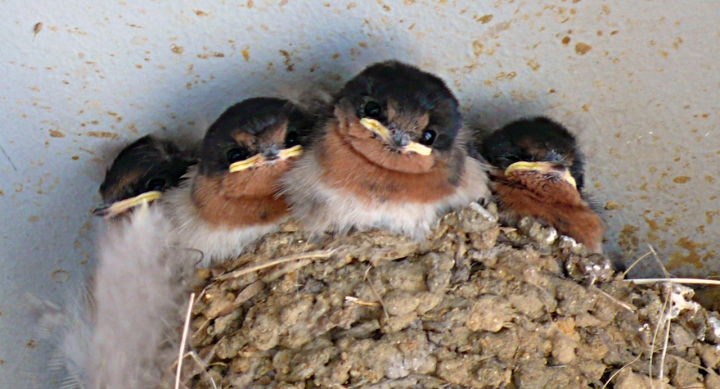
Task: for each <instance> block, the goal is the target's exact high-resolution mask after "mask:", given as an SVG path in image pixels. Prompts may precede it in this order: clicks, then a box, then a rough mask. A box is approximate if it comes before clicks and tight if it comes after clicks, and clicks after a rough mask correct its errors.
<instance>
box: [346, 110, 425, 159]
mask: <svg viewBox="0 0 720 389" xmlns="http://www.w3.org/2000/svg"><path fill="white" fill-rule="evenodd" d="M360 124H362V126H363V127H365V128H366V129H368V130H370V131H372V132H374V133H376V134H377V135H378V136H380V138H382V140H383V141H385V142H386V143H390V142H392V137H391V135H390V130H388V129H387V127H385V126H383V125H382V123H380V122H379V121H377V120H375V119H368V118H362V119H360ZM402 151H403V152H406V153H409V152H413V153H417V154H420V155H423V156H428V155H430V154H432V149H431V148H430V147H427V146H425V145H421V144H420V143H417V142H410V143H408V145H407V146H405V147H403V148H402Z"/></svg>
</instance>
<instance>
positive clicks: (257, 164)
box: [199, 97, 314, 195]
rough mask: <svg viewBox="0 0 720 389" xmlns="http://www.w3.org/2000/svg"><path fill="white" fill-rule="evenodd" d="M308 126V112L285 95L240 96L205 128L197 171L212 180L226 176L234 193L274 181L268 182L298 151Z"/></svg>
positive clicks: (258, 188)
mask: <svg viewBox="0 0 720 389" xmlns="http://www.w3.org/2000/svg"><path fill="white" fill-rule="evenodd" d="M313 126H314V120H313V119H312V117H311V116H310V115H308V114H307V113H305V112H304V111H302V110H301V109H300V108H298V107H297V106H296V105H294V104H292V103H291V102H289V101H287V100H282V99H277V98H269V97H259V98H252V99H248V100H244V101H242V102H240V103H238V104H235V105H233V106H232V107H230V108H228V109H227V110H226V111H225V112H224V113H223V114H222V115H220V117H219V118H218V119H217V120H216V121H215V123H213V124H212V126H210V128H209V129H208V131H207V133H206V134H205V138H204V139H203V144H202V150H201V151H200V163H199V173H200V175H201V176H203V177H205V178H208V179H211V180H213V179H220V180H223V181H225V180H228V181H227V182H226V183H227V184H228V185H226V187H232V188H233V189H232V192H233V193H234V194H235V195H242V194H249V191H257V190H261V189H260V188H261V187H263V188H265V187H268V188H269V186H271V185H275V183H274V182H270V181H274V178H273V177H275V176H277V175H279V174H281V173H282V172H284V171H285V170H287V169H288V168H289V166H290V165H289V164H290V163H291V162H292V161H294V160H295V159H297V158H298V157H299V156H300V155H301V154H302V153H303V147H304V146H306V143H307V140H308V135H309V133H310V131H311V130H312V128H313ZM251 186H252V188H254V189H252V188H251Z"/></svg>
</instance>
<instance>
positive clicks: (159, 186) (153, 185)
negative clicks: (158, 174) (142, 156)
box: [145, 178, 166, 192]
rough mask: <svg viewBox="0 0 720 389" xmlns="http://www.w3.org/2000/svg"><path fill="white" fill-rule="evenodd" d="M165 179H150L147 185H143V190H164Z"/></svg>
mask: <svg viewBox="0 0 720 389" xmlns="http://www.w3.org/2000/svg"><path fill="white" fill-rule="evenodd" d="M165 183H166V182H165V179H163V178H151V179H149V180H148V182H147V184H145V189H147V190H148V191H158V192H159V191H161V190H163V188H165Z"/></svg>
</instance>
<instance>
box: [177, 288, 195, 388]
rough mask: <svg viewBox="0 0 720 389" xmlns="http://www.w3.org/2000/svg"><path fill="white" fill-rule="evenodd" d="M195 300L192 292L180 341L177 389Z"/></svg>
mask: <svg viewBox="0 0 720 389" xmlns="http://www.w3.org/2000/svg"><path fill="white" fill-rule="evenodd" d="M194 302H195V293H191V294H190V303H189V304H188V309H187V314H186V315H185V325H184V326H183V334H182V340H181V341H180V353H179V355H178V366H177V372H176V373H175V389H179V388H180V372H181V371H182V360H183V354H184V352H185V343H186V342H187V336H188V331H189V330H190V316H191V315H192V307H193V303H194Z"/></svg>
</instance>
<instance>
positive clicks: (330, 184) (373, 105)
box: [283, 61, 489, 240]
mask: <svg viewBox="0 0 720 389" xmlns="http://www.w3.org/2000/svg"><path fill="white" fill-rule="evenodd" d="M331 113H332V114H331V115H329V117H328V118H326V120H324V122H323V123H321V125H319V126H318V129H317V130H316V132H315V133H313V136H312V140H311V143H310V145H309V149H308V151H307V152H306V153H305V155H303V157H302V158H301V159H300V160H299V161H298V162H297V164H296V165H295V167H293V168H292V169H291V170H290V171H289V172H288V174H286V175H285V176H284V178H283V194H285V195H286V196H287V198H288V200H289V202H290V204H291V210H292V214H293V216H294V217H295V218H296V219H297V220H298V221H299V222H301V223H302V224H304V225H305V227H306V228H308V229H310V230H311V231H313V232H319V231H333V232H338V233H346V232H347V231H349V230H350V229H351V228H353V227H354V228H356V229H357V230H367V229H371V228H383V229H387V230H389V231H391V232H395V233H401V234H405V235H407V236H409V237H412V238H414V239H418V240H422V239H424V238H425V237H426V235H427V234H428V233H429V231H430V230H431V228H432V227H433V226H434V225H435V224H436V222H437V221H438V219H439V217H440V216H442V215H443V214H444V213H446V212H449V211H452V210H454V209H458V208H461V207H463V206H466V205H468V204H469V203H470V202H472V201H477V200H479V199H481V198H484V197H486V196H489V190H488V187H487V176H486V172H485V171H484V169H483V167H482V165H481V163H480V162H479V161H477V160H475V159H472V158H470V157H468V151H467V150H468V148H467V139H468V129H467V128H466V127H465V126H464V125H463V121H462V117H461V115H460V111H459V109H458V102H457V100H456V99H455V96H454V95H453V93H452V92H451V91H450V90H449V89H448V87H447V86H446V85H445V83H444V82H443V81H442V80H441V79H440V78H438V77H436V76H434V75H432V74H430V73H427V72H424V71H422V70H420V69H417V68H415V67H413V66H410V65H407V64H404V63H400V62H397V61H388V62H382V63H378V64H375V65H371V66H369V67H367V68H366V69H365V70H363V71H362V72H361V73H360V74H358V75H357V76H355V77H354V78H353V79H351V80H350V81H349V82H348V83H347V84H346V85H345V86H344V87H343V88H342V90H341V91H340V92H339V94H338V95H337V96H336V98H335V99H334V102H333V106H332V111H331Z"/></svg>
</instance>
